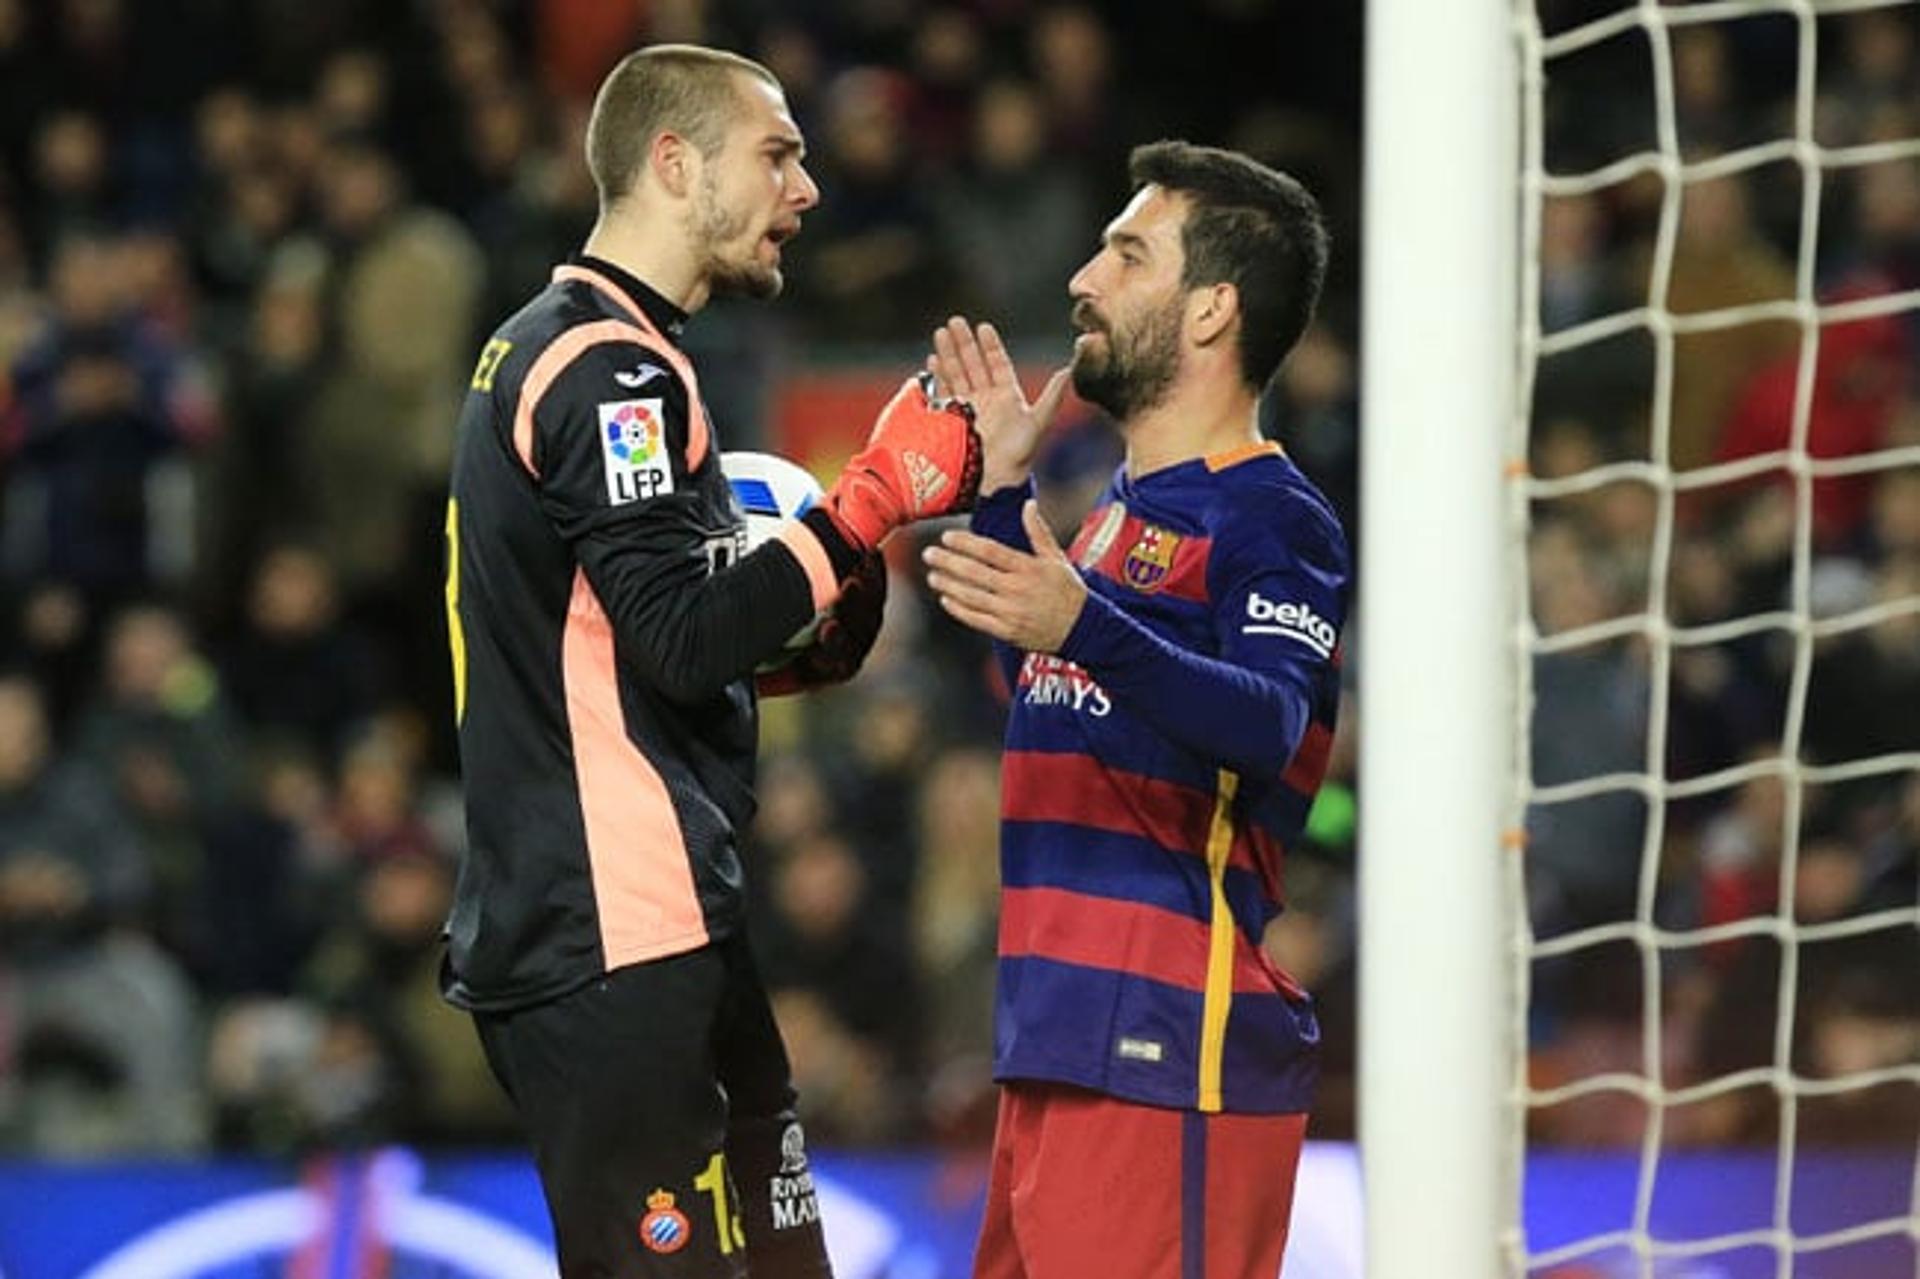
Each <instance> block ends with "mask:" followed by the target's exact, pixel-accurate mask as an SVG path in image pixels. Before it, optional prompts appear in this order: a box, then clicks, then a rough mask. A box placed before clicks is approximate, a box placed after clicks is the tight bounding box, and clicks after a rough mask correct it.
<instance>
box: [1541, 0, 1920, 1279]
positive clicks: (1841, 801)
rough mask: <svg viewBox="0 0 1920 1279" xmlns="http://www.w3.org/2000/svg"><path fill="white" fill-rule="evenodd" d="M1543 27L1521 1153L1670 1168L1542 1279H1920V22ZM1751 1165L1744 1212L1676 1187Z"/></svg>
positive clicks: (1741, 16)
mask: <svg viewBox="0 0 1920 1279" xmlns="http://www.w3.org/2000/svg"><path fill="white" fill-rule="evenodd" d="M1514 13H1515V27H1516V35H1517V39H1518V42H1519V45H1520V65H1521V74H1522V101H1523V121H1524V132H1523V138H1522V162H1523V173H1522V179H1523V181H1522V196H1523V205H1522V209H1523V212H1522V227H1523V232H1522V236H1523V243H1522V252H1523V259H1522V262H1523V270H1522V278H1521V287H1522V297H1521V312H1520V314H1521V326H1520V346H1519V373H1520V379H1521V385H1520V389H1521V394H1520V401H1519V402H1520V404H1521V406H1522V408H1521V412H1520V414H1519V415H1518V421H1517V423H1516V428H1515V433H1514V440H1513V456H1514V458H1515V462H1514V467H1513V474H1514V484H1513V486H1512V490H1511V491H1512V518H1513V522H1514V526H1515V529H1516V531H1517V536H1515V537H1514V538H1513V539H1512V542H1511V545H1512V546H1513V548H1514V552H1513V553H1514V556H1515V564H1514V566H1513V567H1514V569H1515V574H1514V576H1515V580H1516V581H1518V582H1521V583H1523V584H1524V585H1523V588H1522V591H1523V597H1522V599H1521V600H1520V602H1519V604H1520V606H1519V608H1518V610H1517V615H1518V617H1519V618H1520V619H1521V620H1520V622H1519V633H1518V635H1517V637H1516V642H1517V645H1518V647H1519V661H1518V662H1517V664H1516V665H1517V669H1518V671H1519V672H1520V676H1519V678H1520V680H1521V683H1522V688H1521V696H1520V698H1519V702H1518V704H1519V705H1520V707H1521V708H1522V710H1521V714H1520V718H1519V722H1518V724H1517V726H1516V729H1517V733H1518V735H1519V750H1518V752H1517V758H1518V759H1520V760H1521V761H1530V764H1523V766H1522V768H1521V769H1520V770H1519V772H1518V775H1517V783H1518V784H1517V786H1516V788H1515V793H1514V794H1513V796H1512V806H1513V812H1512V816H1513V827H1514V830H1515V837H1514V843H1515V845H1516V847H1517V848H1521V847H1524V849H1525V850H1526V851H1525V853H1524V855H1517V856H1515V857H1514V858H1513V859H1512V861H1511V867H1512V889H1513V893H1512V896H1513V900H1514V901H1515V902H1516V904H1517V906H1516V914H1517V917H1518V918H1517V924H1518V926H1517V928H1516V930H1515V936H1516V943H1515V947H1514V953H1513V957H1512V958H1513V968H1514V971H1515V975H1516V979H1517V981H1516V984H1517V988H1518V989H1519V991H1520V992H1521V998H1520V999H1519V1000H1517V1001H1516V1004H1515V1007H1514V1017H1515V1022H1514V1026H1513V1032H1514V1033H1513V1040H1514V1042H1515V1044H1516V1045H1517V1046H1518V1057H1517V1060H1516V1062H1515V1071H1514V1078H1515V1080H1516V1081H1517V1082H1516V1095H1515V1097H1514V1099H1513V1100H1514V1104H1513V1106H1512V1107H1511V1114H1512V1117H1513V1124H1512V1128H1511V1133H1510V1136H1511V1152H1510V1153H1511V1155H1512V1166H1513V1168H1514V1170H1515V1184H1516V1186H1518V1185H1520V1184H1522V1178H1521V1176H1520V1170H1521V1169H1522V1168H1523V1167H1524V1166H1525V1161H1526V1160H1527V1159H1529V1158H1530V1157H1538V1156H1539V1155H1541V1154H1542V1153H1544V1152H1545V1151H1546V1150H1547V1149H1548V1147H1549V1146H1550V1145H1551V1144H1552V1143H1554V1142H1556V1141H1572V1142H1585V1143H1591V1142H1595V1141H1599V1142H1611V1143H1615V1144H1619V1145H1623V1146H1625V1147H1627V1148H1629V1149H1637V1152H1638V1161H1637V1175H1636V1177H1635V1178H1634V1182H1633V1185H1632V1186H1631V1187H1630V1188H1627V1187H1621V1188H1620V1189H1619V1191H1618V1193H1617V1194H1616V1195H1615V1196H1614V1197H1613V1199H1611V1200H1609V1199H1608V1194H1607V1193H1606V1192H1604V1191H1602V1190H1600V1189H1596V1199H1595V1203H1594V1204H1593V1205H1591V1207H1592V1209H1593V1210H1592V1211H1591V1212H1590V1213H1588V1214H1585V1216H1584V1217H1583V1220H1582V1223H1581V1224H1580V1225H1579V1226H1578V1227H1577V1228H1557V1229H1554V1230H1551V1231H1547V1230H1542V1229H1539V1228H1533V1229H1530V1228H1529V1227H1528V1226H1527V1225H1526V1224H1524V1223H1525V1222H1526V1221H1527V1220H1528V1218H1527V1217H1526V1215H1525V1208H1524V1206H1521V1207H1519V1208H1517V1210H1516V1213H1515V1215H1514V1218H1513V1221H1514V1226H1513V1228H1512V1230H1511V1232H1510V1235H1509V1238H1508V1240H1507V1248H1506V1251H1507V1255H1508V1258H1509V1270H1510V1272H1511V1273H1514V1274H1555V1275H1558V1274H1574V1273H1579V1274H1583V1275H1587V1274H1603V1275H1611V1274H1622V1275H1643V1276H1655V1275H1661V1276H1665V1275H1675V1274H1690V1275H1691V1274H1698V1275H1706V1274H1724V1275H1740V1274H1755V1275H1761V1274H1765V1275H1778V1276H1789V1275H1836V1276H1838V1275H1847V1276H1870V1275H1879V1274H1889V1275H1892V1274H1905V1275H1917V1276H1920V1246H1916V1241H1920V1136H1917V1135H1916V1131H1915V1126H1916V1121H1915V1119H1914V1116H1915V1115H1916V1114H1920V1029H1917V1028H1916V1026H1917V1024H1920V1018H1916V1016H1915V1013H1914V1008H1913V996H1914V991H1915V989H1916V987H1920V966H1915V959H1916V957H1920V896H1917V895H1916V894H1917V893H1920V884H1917V883H1916V876H1915V874H1914V872H1913V870H1912V864H1911V858H1912V855H1913V854H1912V850H1913V846H1914V844H1915V842H1916V841H1920V679H1917V678H1916V677H1915V675H1914V673H1913V672H1914V668H1915V667H1916V666H1920V532H1917V531H1916V525H1915V520H1916V519H1920V429H1916V427H1915V423H1916V422H1920V414H1916V413H1915V411H1914V409H1913V400H1912V397H1911V390H1912V382H1913V379H1912V378H1911V377H1910V376H1909V374H1908V371H1907V369H1908V366H1910V365H1911V364H1912V362H1913V361H1912V357H1913V354H1914V352H1915V351H1916V349H1920V345H1917V344H1916V342H1915V336H1916V334H1920V269H1915V268H1916V267H1920V249H1916V246H1920V110H1917V108H1920V92H1917V91H1916V90H1920V75H1916V71H1917V69H1920V59H1916V58H1915V56H1914V53H1913V50H1914V49H1915V48H1916V47H1920V40H1916V32H1917V31H1920V28H1916V26H1915V23H1914V19H1915V17H1916V16H1917V15H1916V14H1915V13H1914V12H1913V6H1912V5H1910V4H1901V3H1894V2H1893V0H1825V2H1821V3H1814V2H1812V0H1723V2H1719V3H1698V4H1689V5H1674V4H1661V3H1656V2H1655V0H1643V2H1642V3H1638V4H1621V3H1619V2H1618V0H1615V3H1612V4H1593V3H1587V4H1581V3H1574V2H1569V3H1555V2H1553V0H1516V4H1515V6H1514ZM1796 188H1797V189H1796ZM1908 698H1913V699H1914V700H1912V701H1907V700H1906V699H1908ZM1876 703H1878V704H1876ZM1903 724H1904V726H1905V727H1904V729H1903V727H1902V725H1903ZM1725 1143H1736V1144H1744V1145H1746V1146H1747V1147H1749V1148H1759V1149H1763V1150H1765V1151H1767V1152H1768V1153H1769V1154H1770V1156H1771V1161H1772V1162H1771V1172H1770V1175H1769V1176H1768V1177H1767V1178H1766V1183H1767V1184H1766V1185H1765V1187H1764V1189H1763V1191H1762V1192H1761V1193H1760V1194H1759V1195H1758V1200H1759V1202H1758V1203H1757V1204H1755V1205H1752V1206H1751V1210H1750V1211H1748V1212H1747V1213H1746V1214H1745V1216H1742V1213H1741V1211H1740V1210H1739V1209H1738V1208H1737V1207H1733V1206H1729V1208H1728V1211H1727V1212H1725V1213H1722V1214H1719V1215H1717V1216H1716V1215H1713V1214H1708V1215H1707V1216H1706V1217H1704V1218H1703V1217H1702V1216H1701V1215H1700V1214H1691V1215H1689V1214H1688V1213H1686V1212H1685V1211H1683V1210H1682V1209H1681V1208H1680V1207H1679V1206H1678V1205H1670V1204H1667V1203H1666V1202H1664V1201H1663V1196H1662V1185H1663V1182H1662V1173H1663V1169H1665V1168H1667V1167H1670V1166H1671V1164H1672V1162H1673V1161H1676V1160H1685V1159H1687V1158H1689V1157H1690V1153H1691V1151H1692V1150H1694V1149H1696V1148H1704V1147H1707V1146H1710V1145H1711V1146H1718V1145H1721V1144H1725ZM1835 1145H1844V1146H1846V1147H1847V1148H1848V1149H1849V1150H1851V1151H1855V1152H1862V1157H1863V1159H1864V1160H1865V1162H1863V1163H1861V1164H1859V1165H1858V1168H1860V1169H1864V1170H1865V1171H1863V1172H1862V1173H1861V1175H1862V1176H1863V1177H1866V1178H1868V1180H1869V1181H1870V1183H1871V1184H1869V1185H1866V1186H1864V1187H1863V1188H1861V1189H1859V1190H1857V1192H1849V1193H1848V1194H1847V1195H1845V1196H1843V1198H1844V1199H1845V1200H1846V1202H1847V1203H1848V1204H1850V1205H1851V1206H1852V1207H1853V1209H1855V1210H1854V1211H1852V1212H1851V1213H1850V1214H1849V1215H1847V1216H1845V1217H1844V1218H1842V1217H1836V1216H1835V1215H1834V1213H1833V1212H1832V1211H1830V1210H1826V1209H1823V1210H1821V1211H1818V1212H1816V1211H1814V1210H1813V1208H1812V1206H1811V1205H1812V1202H1813V1196H1812V1195H1811V1194H1810V1190H1811V1183H1810V1180H1809V1179H1810V1178H1811V1177H1812V1176H1813V1173H1812V1172H1811V1171H1810V1170H1811V1168H1812V1163H1811V1160H1810V1156H1811V1155H1812V1154H1814V1153H1816V1152H1824V1151H1826V1150H1827V1149H1828V1148H1829V1147H1831V1146H1835ZM1889 1152H1892V1154H1891V1156H1889ZM1869 1156H1870V1157H1869ZM1890 1166H1891V1167H1894V1168H1895V1169H1896V1172H1895V1173H1894V1174H1893V1175H1891V1176H1889V1175H1888V1173H1887V1172H1886V1170H1887V1169H1888V1168H1889V1167H1890ZM1829 1201H1830V1197H1828V1199H1826V1200H1823V1201H1822V1202H1829Z"/></svg>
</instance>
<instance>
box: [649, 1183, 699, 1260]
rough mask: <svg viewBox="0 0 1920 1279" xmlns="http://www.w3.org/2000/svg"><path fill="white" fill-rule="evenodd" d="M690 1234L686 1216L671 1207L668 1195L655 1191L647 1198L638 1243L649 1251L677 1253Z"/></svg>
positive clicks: (685, 1243) (671, 1201)
mask: <svg viewBox="0 0 1920 1279" xmlns="http://www.w3.org/2000/svg"><path fill="white" fill-rule="evenodd" d="M692 1234H693V1227H692V1226H691V1225H689V1224H688V1222H687V1214H685V1213H684V1212H681V1211H680V1210H679V1209H678V1208H676V1207H674V1206H673V1196H672V1195H671V1194H670V1193H668V1192H667V1191H665V1190H656V1191H654V1192H653V1193H652V1194H650V1195H648V1196H647V1215H646V1216H644V1217H642V1218H640V1242H641V1243H643V1244H645V1245H646V1246H647V1247H648V1249H649V1250H651V1251H653V1252H679V1251H680V1250H681V1249H682V1248H684V1247H686V1246H687V1240H688V1239H689V1238H690V1237H691V1236H692Z"/></svg>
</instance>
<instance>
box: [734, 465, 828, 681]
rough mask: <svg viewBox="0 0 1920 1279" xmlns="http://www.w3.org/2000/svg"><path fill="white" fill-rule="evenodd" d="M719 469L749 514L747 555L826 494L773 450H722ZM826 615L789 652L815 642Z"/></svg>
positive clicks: (816, 619) (801, 469) (816, 618)
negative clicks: (757, 451) (763, 451)
mask: <svg viewBox="0 0 1920 1279" xmlns="http://www.w3.org/2000/svg"><path fill="white" fill-rule="evenodd" d="M720 471H721V473H722V474H724V475H725V476H726V477H727V483H728V484H730V485H731V486H732V487H733V498H734V501H736V502H738V503H739V504H740V510H741V513H742V514H744V515H745V516H746V519H747V542H746V553H748V554H751V553H752V552H753V550H754V549H755V548H756V547H758V546H759V545H760V544H761V543H763V542H765V541H766V540H767V539H768V538H770V537H772V536H773V535H774V533H775V532H776V531H777V530H778V529H779V527H780V526H781V525H782V524H785V523H786V522H787V521H788V520H795V519H799V518H800V517H801V516H802V515H805V514H806V513H807V511H808V510H810V509H811V508H812V507H813V506H814V504H815V503H817V502H819V501H820V499H821V497H822V496H823V494H822V492H821V490H820V481H818V480H816V479H814V478H813V476H812V475H811V474H809V473H808V472H807V470H806V468H805V467H802V466H800V465H799V464H798V463H795V462H789V461H788V460H787V459H786V458H784V457H778V456H776V455H774V454H772V453H755V452H752V451H750V450H745V449H742V450H737V451H735V452H731V453H722V454H721V455H720ZM826 615H827V614H826V612H821V613H817V614H815V615H814V619H813V620H812V621H811V622H808V623H807V624H806V625H805V626H803V627H801V628H800V629H799V630H798V631H796V632H794V635H793V637H792V638H791V639H789V640H788V641H787V645H786V646H787V649H788V651H789V653H797V652H799V651H800V650H801V649H803V648H805V647H806V646H807V645H809V644H811V643H812V642H813V635H814V632H815V631H816V630H818V629H819V628H820V622H821V619H823V618H824V617H826ZM778 665H780V661H779V659H775V660H774V661H773V662H771V663H769V664H768V665H767V666H763V667H762V668H761V669H763V670H765V669H770V668H772V667H777V666H778Z"/></svg>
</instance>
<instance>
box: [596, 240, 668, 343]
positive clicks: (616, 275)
mask: <svg viewBox="0 0 1920 1279" xmlns="http://www.w3.org/2000/svg"><path fill="white" fill-rule="evenodd" d="M567 263H568V265H569V266H576V267H579V268H581V269H582V270H585V271H590V272H592V273H593V274H595V275H598V276H601V277H602V278H603V279H605V280H606V282H607V283H609V284H611V285H613V286H614V287H613V290H611V291H610V292H611V293H612V296H613V300H614V301H615V302H617V303H619V304H620V309H621V310H623V311H632V310H634V309H636V308H637V309H638V310H639V311H640V314H639V315H638V316H636V317H635V318H636V319H643V320H645V321H646V322H647V324H648V325H649V326H651V327H653V328H655V329H658V330H659V331H660V332H662V333H664V334H666V335H667V336H668V337H670V338H672V339H674V340H675V341H676V342H677V341H679V340H680V331H681V330H682V329H683V328H685V327H686V323H687V313H686V312H685V311H682V310H681V309H680V308H679V307H677V306H675V305H674V304H673V303H671V302H669V301H667V300H666V298H664V297H662V296H661V295H660V294H659V293H658V292H657V291H655V290H654V289H653V288H652V287H651V286H650V285H648V284H647V282H646V281H645V280H642V279H641V278H640V277H639V276H637V275H635V274H634V273H633V272H631V271H629V270H627V269H625V268H624V267H620V266H616V265H614V264H613V263H611V262H609V261H607V260H606V259H605V258H597V257H595V256H593V255H592V254H591V253H576V254H574V255H573V256H572V257H570V258H568V259H567Z"/></svg>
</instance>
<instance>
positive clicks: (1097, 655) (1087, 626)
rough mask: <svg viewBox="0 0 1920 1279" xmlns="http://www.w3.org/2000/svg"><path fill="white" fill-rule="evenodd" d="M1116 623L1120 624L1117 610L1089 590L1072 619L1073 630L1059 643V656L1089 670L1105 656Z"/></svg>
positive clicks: (1093, 591) (1096, 592) (1095, 592)
mask: <svg viewBox="0 0 1920 1279" xmlns="http://www.w3.org/2000/svg"><path fill="white" fill-rule="evenodd" d="M1116 620H1121V615H1120V612H1119V610H1118V609H1116V608H1114V606H1113V605H1112V604H1110V603H1108V602H1107V600H1106V599H1105V598H1104V597H1103V596H1101V594H1100V593H1099V592H1098V591H1095V590H1092V589H1091V588H1089V589H1088V591H1087V598H1086V600H1085V602H1084V603H1082V604H1081V605H1080V616H1078V617H1076V618H1074V619H1073V629H1071V630H1069V631H1068V632H1067V638H1066V639H1065V640H1063V641H1061V644H1060V656H1062V657H1064V658H1066V659H1067V660H1068V661H1069V662H1072V663H1074V664H1075V665H1077V666H1083V667H1086V668H1088V669H1089V670H1091V669H1092V668H1093V667H1094V665H1096V664H1098V663H1099V662H1100V660H1101V658H1102V657H1104V656H1106V650H1107V648H1108V647H1109V645H1108V643H1107V641H1108V638H1109V637H1110V636H1111V635H1112V633H1113V624H1114V622H1115V621H1116Z"/></svg>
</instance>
